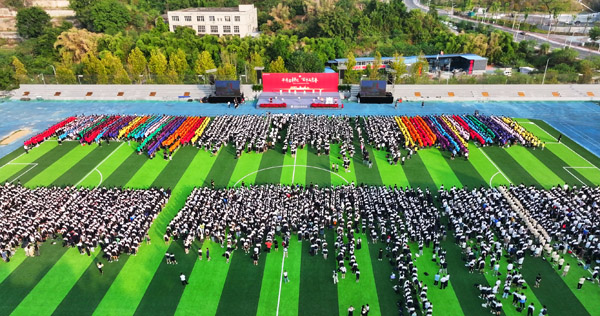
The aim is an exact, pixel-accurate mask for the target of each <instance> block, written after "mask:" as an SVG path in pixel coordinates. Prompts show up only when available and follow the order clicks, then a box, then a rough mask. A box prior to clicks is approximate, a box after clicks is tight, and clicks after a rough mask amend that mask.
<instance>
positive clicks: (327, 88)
mask: <svg viewBox="0 0 600 316" xmlns="http://www.w3.org/2000/svg"><path fill="white" fill-rule="evenodd" d="M262 80H263V91H264V92H279V90H283V92H288V91H289V90H291V92H294V90H297V91H309V92H312V91H313V90H315V92H319V91H322V92H338V74H337V73H265V74H263V75H262Z"/></svg>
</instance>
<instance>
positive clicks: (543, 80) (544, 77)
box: [542, 57, 551, 84]
mask: <svg viewBox="0 0 600 316" xmlns="http://www.w3.org/2000/svg"><path fill="white" fill-rule="evenodd" d="M550 59H551V58H550V57H548V60H546V68H544V76H543V77H542V84H544V82H545V81H546V71H548V62H550Z"/></svg>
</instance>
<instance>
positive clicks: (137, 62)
mask: <svg viewBox="0 0 600 316" xmlns="http://www.w3.org/2000/svg"><path fill="white" fill-rule="evenodd" d="M147 66H148V61H147V60H146V56H144V53H142V51H141V50H140V49H139V48H138V47H136V48H134V49H133V50H131V53H129V56H128V57H127V68H128V69H129V73H130V74H131V77H132V78H133V80H134V81H135V82H142V79H143V76H144V75H146V67H147Z"/></svg>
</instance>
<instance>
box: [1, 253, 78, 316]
mask: <svg viewBox="0 0 600 316" xmlns="http://www.w3.org/2000/svg"><path fill="white" fill-rule="evenodd" d="M66 251H67V248H66V247H61V244H60V242H59V243H57V244H55V245H52V244H51V243H50V241H47V242H45V243H44V244H43V245H42V246H41V247H40V253H41V256H39V257H35V258H27V259H25V261H23V263H21V264H20V265H19V266H18V267H17V268H16V269H15V270H14V271H13V273H11V274H10V275H9V276H8V277H7V278H6V279H4V281H3V282H2V283H0V297H2V300H0V315H9V314H10V313H11V312H12V311H13V310H14V309H15V308H16V307H17V306H18V305H19V303H20V302H21V301H22V300H23V299H24V298H25V297H26V296H27V294H29V292H30V291H31V290H32V289H33V288H34V287H35V286H36V284H38V282H40V280H41V279H42V278H43V277H44V275H46V273H47V272H48V270H50V269H51V268H52V266H53V265H54V264H55V263H56V262H57V261H58V260H59V259H60V257H61V256H62V255H63V254H64V253H65V252H66ZM38 299H41V298H38Z"/></svg>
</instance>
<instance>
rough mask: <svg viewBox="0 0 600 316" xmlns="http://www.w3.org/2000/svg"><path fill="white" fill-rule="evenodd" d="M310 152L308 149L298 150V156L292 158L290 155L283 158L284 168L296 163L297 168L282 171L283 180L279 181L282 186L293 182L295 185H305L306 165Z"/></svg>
mask: <svg viewBox="0 0 600 316" xmlns="http://www.w3.org/2000/svg"><path fill="white" fill-rule="evenodd" d="M307 156H308V151H307V149H306V148H304V149H298V150H297V151H296V156H295V157H292V155H291V154H290V153H289V151H288V153H287V154H286V155H285V157H284V158H283V165H284V166H289V165H292V166H293V165H294V163H295V164H296V167H295V168H294V167H287V168H283V169H282V170H281V179H280V180H279V182H280V183H281V184H292V180H293V181H294V182H293V184H298V183H300V184H304V181H305V180H306V169H307V168H306V167H305V166H306V164H307V161H306V159H307V158H308V157H307Z"/></svg>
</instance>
